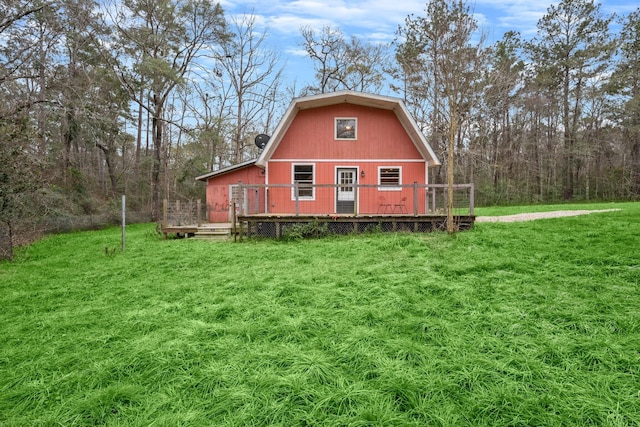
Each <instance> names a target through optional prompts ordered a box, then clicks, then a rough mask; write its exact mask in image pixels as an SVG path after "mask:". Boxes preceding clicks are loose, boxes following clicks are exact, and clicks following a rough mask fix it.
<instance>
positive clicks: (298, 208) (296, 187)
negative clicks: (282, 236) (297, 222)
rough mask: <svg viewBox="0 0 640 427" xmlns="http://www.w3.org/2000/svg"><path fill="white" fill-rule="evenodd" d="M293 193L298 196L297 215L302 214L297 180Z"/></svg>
mask: <svg viewBox="0 0 640 427" xmlns="http://www.w3.org/2000/svg"><path fill="white" fill-rule="evenodd" d="M293 194H294V195H295V197H296V216H300V203H299V202H300V199H299V196H300V195H299V194H298V183H297V182H295V183H294V184H293Z"/></svg>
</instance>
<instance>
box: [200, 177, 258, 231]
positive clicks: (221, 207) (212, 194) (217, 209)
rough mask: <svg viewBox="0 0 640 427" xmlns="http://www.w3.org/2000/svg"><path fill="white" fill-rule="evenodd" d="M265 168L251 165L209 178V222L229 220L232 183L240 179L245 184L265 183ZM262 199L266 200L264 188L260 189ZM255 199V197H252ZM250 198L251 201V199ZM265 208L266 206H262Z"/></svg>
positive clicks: (236, 182)
mask: <svg viewBox="0 0 640 427" xmlns="http://www.w3.org/2000/svg"><path fill="white" fill-rule="evenodd" d="M263 172H264V170H263V169H261V168H259V167H257V166H255V165H250V166H246V167H244V168H240V169H236V170H233V171H230V172H227V173H224V174H221V175H216V176H213V177H211V178H209V179H207V212H208V213H209V218H208V219H209V222H229V221H230V220H231V219H230V210H231V206H230V205H231V202H230V201H231V197H230V195H229V187H230V185H236V184H238V182H239V181H242V183H243V184H264V173H263ZM259 191H260V192H261V193H260V196H259V197H260V200H264V190H262V189H261V190H259ZM250 199H251V200H253V197H250ZM251 200H249V201H251ZM262 209H263V210H264V208H263V207H262Z"/></svg>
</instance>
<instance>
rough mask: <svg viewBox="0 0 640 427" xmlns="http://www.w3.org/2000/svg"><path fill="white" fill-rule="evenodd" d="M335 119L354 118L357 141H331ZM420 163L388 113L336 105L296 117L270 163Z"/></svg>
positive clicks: (299, 114) (407, 139)
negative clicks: (296, 160) (405, 161)
mask: <svg viewBox="0 0 640 427" xmlns="http://www.w3.org/2000/svg"><path fill="white" fill-rule="evenodd" d="M336 117H356V118H357V119H358V123H357V140H355V141H350V140H349V141H347V140H335V139H334V122H335V118H336ZM277 159H422V156H421V155H420V153H419V152H418V150H417V149H416V148H415V146H414V145H413V142H412V141H411V139H409V136H408V135H407V134H406V132H405V130H404V128H403V127H402V124H401V123H400V122H399V121H398V119H397V117H396V115H395V113H394V112H393V111H391V110H382V109H376V108H371V107H363V106H359V105H353V104H338V105H333V106H328V107H320V108H315V109H309V110H301V111H299V112H298V114H297V115H296V117H295V119H294V121H293V122H292V123H291V126H290V127H289V129H288V130H287V133H286V135H284V137H283V138H282V141H280V144H279V145H278V148H277V150H276V151H275V152H274V153H273V156H272V157H271V160H277Z"/></svg>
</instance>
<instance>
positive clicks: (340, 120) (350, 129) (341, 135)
mask: <svg viewBox="0 0 640 427" xmlns="http://www.w3.org/2000/svg"><path fill="white" fill-rule="evenodd" d="M334 136H335V139H337V140H347V141H353V140H356V139H358V119H357V118H355V117H336V121H335V131H334Z"/></svg>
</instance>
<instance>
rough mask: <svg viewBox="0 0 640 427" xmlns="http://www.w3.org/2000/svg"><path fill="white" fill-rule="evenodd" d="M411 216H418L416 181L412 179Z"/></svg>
mask: <svg viewBox="0 0 640 427" xmlns="http://www.w3.org/2000/svg"><path fill="white" fill-rule="evenodd" d="M413 216H418V181H413Z"/></svg>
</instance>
